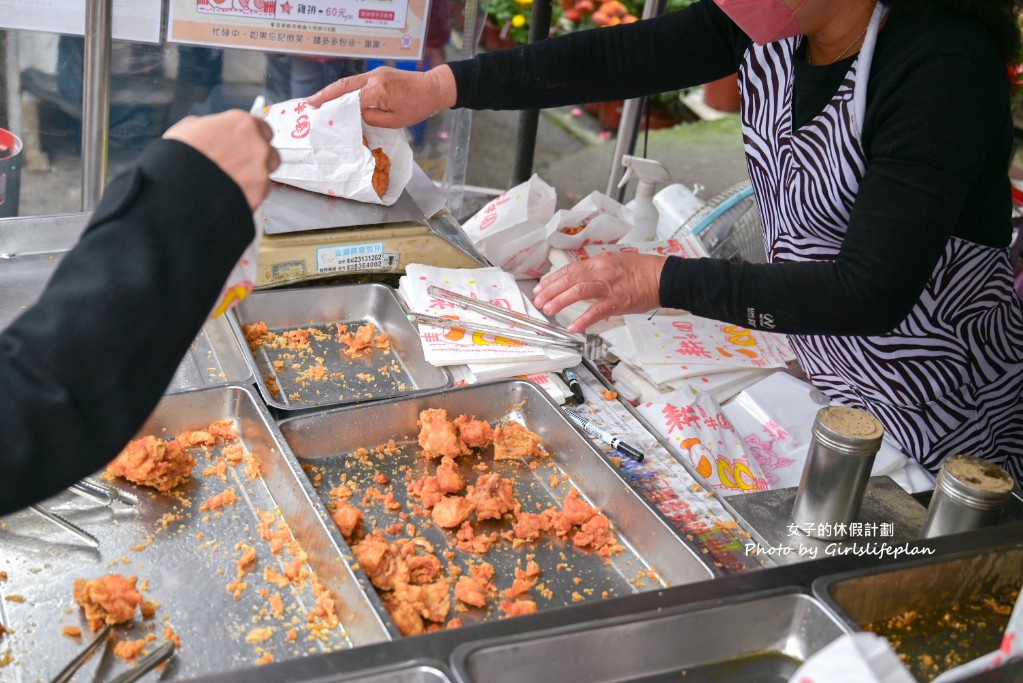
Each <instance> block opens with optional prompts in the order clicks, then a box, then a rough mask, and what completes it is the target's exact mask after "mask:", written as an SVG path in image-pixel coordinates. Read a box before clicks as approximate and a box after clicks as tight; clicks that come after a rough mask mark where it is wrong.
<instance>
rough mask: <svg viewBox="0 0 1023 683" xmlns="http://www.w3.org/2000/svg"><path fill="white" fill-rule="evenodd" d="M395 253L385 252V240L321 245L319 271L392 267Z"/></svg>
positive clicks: (343, 271)
mask: <svg viewBox="0 0 1023 683" xmlns="http://www.w3.org/2000/svg"><path fill="white" fill-rule="evenodd" d="M393 257H394V255H393V254H385V253H384V243H383V242H362V243H360V244H339V245H337V246H334V247H320V248H319V249H317V250H316V272H317V273H347V272H351V271H359V270H382V269H385V268H386V269H388V270H390V269H392V268H393V265H391V264H389V263H388V261H394V260H395V259H394V258H393Z"/></svg>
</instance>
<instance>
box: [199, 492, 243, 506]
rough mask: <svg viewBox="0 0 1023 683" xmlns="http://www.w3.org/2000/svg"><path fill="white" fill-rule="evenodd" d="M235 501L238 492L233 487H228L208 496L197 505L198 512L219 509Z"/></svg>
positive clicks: (236, 500)
mask: <svg viewBox="0 0 1023 683" xmlns="http://www.w3.org/2000/svg"><path fill="white" fill-rule="evenodd" d="M237 502H238V493H237V492H236V491H235V490H234V489H233V488H229V489H227V490H225V491H223V492H222V493H218V494H217V495H215V496H212V497H210V499H209V500H207V501H206V502H205V503H203V504H202V505H200V506H199V512H207V511H209V510H219V509H220V508H222V507H227V506H228V505H234V504H235V503H237Z"/></svg>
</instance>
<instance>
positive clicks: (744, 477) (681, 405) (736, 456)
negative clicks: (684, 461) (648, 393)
mask: <svg viewBox="0 0 1023 683" xmlns="http://www.w3.org/2000/svg"><path fill="white" fill-rule="evenodd" d="M638 410H639V412H640V414H641V415H642V416H643V417H645V418H646V419H647V421H649V422H650V424H651V425H652V426H653V427H654V429H656V430H657V432H658V433H659V434H660V435H661V436H662V437H664V438H665V439H666V440H667V441H669V442H670V443H671V444H672V445H673V446H675V448H676V449H678V450H679V451H680V452H681V453H682V455H683V456H684V457H686V458H688V459H689V462H690V463H691V464H692V466H693V467H694V468H695V469H696V471H697V472H698V473H699V475H700V476H701V477H703V478H704V479H705V480H706V481H707V483H708V484H709V485H710V486H712V487H713V488H714V489H716V490H717V491H718V492H719V493H721V494H722V495H726V496H729V495H732V494H736V493H750V492H752V491H767V490H768V489H769V488H770V487H769V485H768V483H767V478H766V477H765V476H764V473H763V471H762V470H761V469H760V465H758V464H757V461H756V460H754V459H753V457H752V456H750V454H749V451H747V450H746V445H745V444H744V443H743V441H742V436H741V435H740V434H739V433H738V432H736V431H735V427H734V426H732V424H731V422H730V421H729V420H728V417H727V416H726V415H725V413H724V411H723V410H722V409H721V406H720V404H718V402H717V401H716V400H714V397H713V396H711V395H710V394H708V393H705V392H702V391H697V390H696V389H695V388H693V387H688V388H686V389H680V390H679V391H676V392H674V393H671V394H665V395H664V396H661V397H659V398H657V399H654V400H653V401H648V402H647V403H642V404H640V405H639V407H638Z"/></svg>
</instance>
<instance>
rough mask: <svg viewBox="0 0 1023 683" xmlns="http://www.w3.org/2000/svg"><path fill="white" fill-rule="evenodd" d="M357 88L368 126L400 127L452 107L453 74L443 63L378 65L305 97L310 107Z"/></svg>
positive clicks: (453, 98) (453, 102)
mask: <svg viewBox="0 0 1023 683" xmlns="http://www.w3.org/2000/svg"><path fill="white" fill-rule="evenodd" d="M356 90H360V91H361V92H360V93H359V104H360V106H361V107H362V118H363V119H364V120H365V121H366V123H368V124H369V125H371V126H379V127H381V128H404V127H405V126H412V125H415V124H417V123H419V122H420V121H422V120H423V119H428V118H430V117H431V116H433V115H434V114H439V113H440V112H442V111H444V110H445V109H448V108H450V107H453V106H455V99H456V97H457V91H456V87H455V76H454V74H453V73H451V69H450V68H448V66H447V65H446V64H442V65H441V66H438V67H436V68H434V69H430V70H429V71H427V72H426V73H420V72H418V71H402V70H400V69H392V68H391V67H389V66H381V67H379V68H377V69H373V70H372V71H368V72H366V73H363V74H359V75H357V76H347V77H345V78H342V79H341V80H339V81H336V82H334V83H331V84H330V85H328V86H327V87H326V88H324V89H323V90H321V91H320V92H318V93H316V94H315V95H313V96H312V97H310V98H308V100H307V101H308V102H309V104H311V105H312V106H314V107H319V106H322V105H323V103H324V102H329V101H330V100H334V99H337V98H338V97H341V96H342V95H347V94H348V93H350V92H354V91H356Z"/></svg>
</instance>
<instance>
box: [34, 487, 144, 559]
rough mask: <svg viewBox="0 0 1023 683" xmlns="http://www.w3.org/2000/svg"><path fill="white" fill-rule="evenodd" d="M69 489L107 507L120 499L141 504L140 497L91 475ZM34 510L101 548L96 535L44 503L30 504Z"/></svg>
mask: <svg viewBox="0 0 1023 683" xmlns="http://www.w3.org/2000/svg"><path fill="white" fill-rule="evenodd" d="M68 490H69V491H71V492H72V493H74V494H77V495H79V496H81V497H82V498H85V499H87V500H91V501H92V502H94V503H99V504H100V505H104V506H106V507H110V506H111V505H113V503H114V501H115V500H116V501H118V502H120V503H123V504H125V505H130V506H135V505H138V504H139V499H138V498H137V497H136V496H133V495H132V494H130V493H126V492H124V491H121V490H120V489H118V488H117V487H115V486H108V485H106V484H104V483H102V482H100V481H96V480H95V479H92V478H91V477H86V478H85V479H82V480H81V481H79V482H77V483H75V484H72V485H71V486H69V487H68ZM28 507H29V509H30V510H32V512H34V513H36V514H37V515H39V516H40V517H42V518H44V519H46V520H47V521H49V522H52V523H53V524H55V525H57V526H59V527H60V528H61V529H64V530H65V531H68V532H70V533H72V534H74V535H75V536H77V537H78V538H80V539H81V540H82V541H84V542H85V543H86V544H87V545H88V546H89V547H90V548H95V549H98V548H99V541H98V540H97V539H96V537H95V536H93V535H92V534H90V533H89V532H87V531H85V530H84V529H82V528H80V527H78V526H77V525H75V524H73V523H72V522H69V521H68V520H67V519H65V518H64V517H62V516H60V515H58V514H57V513H55V512H53V511H51V510H47V509H46V508H44V507H43V506H42V505H29V506H28Z"/></svg>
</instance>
